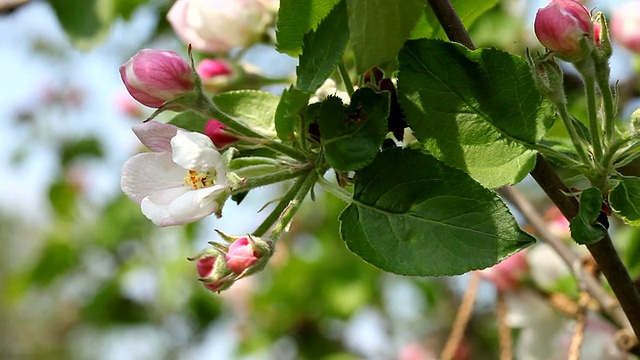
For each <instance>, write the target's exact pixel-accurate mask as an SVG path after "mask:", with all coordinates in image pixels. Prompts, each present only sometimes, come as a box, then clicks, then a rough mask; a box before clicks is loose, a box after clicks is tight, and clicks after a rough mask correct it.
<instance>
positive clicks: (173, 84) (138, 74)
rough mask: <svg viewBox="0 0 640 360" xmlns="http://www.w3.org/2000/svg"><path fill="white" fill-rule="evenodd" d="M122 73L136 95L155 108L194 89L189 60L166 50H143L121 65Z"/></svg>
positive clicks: (125, 82) (142, 102)
mask: <svg viewBox="0 0 640 360" xmlns="http://www.w3.org/2000/svg"><path fill="white" fill-rule="evenodd" d="M120 77H121V78H122V82H124V85H125V86H126V88H127V91H129V94H131V96H133V98H134V99H136V100H138V101H139V102H140V103H141V104H143V105H146V106H149V107H153V108H158V107H160V106H162V104H164V103H165V102H167V101H169V100H173V99H175V98H177V97H180V96H182V95H184V94H187V93H189V92H192V91H193V90H194V87H195V76H194V74H193V71H192V70H191V67H190V66H189V64H188V63H187V62H186V61H184V59H182V57H180V55H178V54H176V53H175V52H173V51H166V50H153V49H143V50H140V51H139V52H138V53H137V54H136V55H134V56H133V57H132V58H131V59H129V61H127V62H126V63H125V64H124V65H122V66H120Z"/></svg>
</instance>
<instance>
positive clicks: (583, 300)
mask: <svg viewBox="0 0 640 360" xmlns="http://www.w3.org/2000/svg"><path fill="white" fill-rule="evenodd" d="M588 304H589V293H588V292H586V291H582V292H580V301H579V302H578V312H577V314H576V317H577V319H576V321H577V322H576V327H575V329H574V330H573V336H572V337H571V345H570V346H569V356H568V358H567V360H580V347H582V342H583V341H584V329H585V327H586V325H587V305H588Z"/></svg>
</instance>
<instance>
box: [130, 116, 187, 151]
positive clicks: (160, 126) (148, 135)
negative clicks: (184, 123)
mask: <svg viewBox="0 0 640 360" xmlns="http://www.w3.org/2000/svg"><path fill="white" fill-rule="evenodd" d="M131 130H133V133H134V134H136V136H137V137H138V139H140V142H142V143H143V144H144V146H146V147H148V148H149V149H150V150H151V151H155V152H163V151H166V152H171V138H172V137H174V136H176V133H177V132H178V127H177V126H175V125H171V124H164V123H161V122H157V121H147V122H146V123H142V124H138V125H134V126H133V127H132V128H131Z"/></svg>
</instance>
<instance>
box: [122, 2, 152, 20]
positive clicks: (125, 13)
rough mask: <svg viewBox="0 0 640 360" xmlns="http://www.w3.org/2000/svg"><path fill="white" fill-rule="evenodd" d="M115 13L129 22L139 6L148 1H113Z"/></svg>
mask: <svg viewBox="0 0 640 360" xmlns="http://www.w3.org/2000/svg"><path fill="white" fill-rule="evenodd" d="M115 2H116V13H117V14H118V15H120V16H122V17H123V18H124V19H125V20H130V19H131V15H133V12H134V11H135V10H136V9H137V8H138V7H139V6H141V5H144V4H146V3H148V2H149V0H115Z"/></svg>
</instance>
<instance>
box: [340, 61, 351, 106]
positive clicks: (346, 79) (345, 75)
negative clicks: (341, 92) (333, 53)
mask: <svg viewBox="0 0 640 360" xmlns="http://www.w3.org/2000/svg"><path fill="white" fill-rule="evenodd" d="M338 71H339V72H340V77H342V82H343V83H344V87H345V88H347V94H349V97H351V96H353V83H352V82H351V77H350V76H349V70H347V67H346V66H345V65H344V61H341V62H340V63H338Z"/></svg>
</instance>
